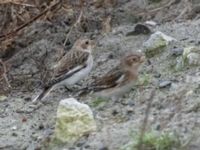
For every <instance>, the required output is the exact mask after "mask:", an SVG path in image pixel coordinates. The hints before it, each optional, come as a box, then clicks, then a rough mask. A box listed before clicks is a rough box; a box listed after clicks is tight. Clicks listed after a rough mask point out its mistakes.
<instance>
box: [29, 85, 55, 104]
mask: <svg viewBox="0 0 200 150" xmlns="http://www.w3.org/2000/svg"><path fill="white" fill-rule="evenodd" d="M52 88H53V87H52V86H48V87H45V88H44V89H43V91H42V92H41V93H40V94H39V95H38V96H37V97H36V98H34V99H33V101H32V102H36V101H41V100H42V99H43V98H44V97H46V96H47V94H48V93H49V92H50V91H51V89H52Z"/></svg>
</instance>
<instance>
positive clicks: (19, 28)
mask: <svg viewBox="0 0 200 150" xmlns="http://www.w3.org/2000/svg"><path fill="white" fill-rule="evenodd" d="M61 2H62V1H61V0H58V2H57V3H54V4H53V5H51V6H49V7H48V8H46V9H45V10H44V11H42V12H41V13H40V14H38V15H37V16H35V17H33V18H32V19H31V20H29V21H28V22H26V23H24V24H22V25H21V26H19V27H18V28H16V29H14V31H11V32H9V33H6V34H3V35H0V39H1V41H3V40H5V39H4V38H9V37H12V36H14V35H15V34H16V33H17V32H19V31H20V30H22V29H24V28H25V27H26V26H28V25H30V24H31V23H33V22H34V21H36V20H37V19H39V18H40V17H42V16H43V15H44V14H46V13H47V12H48V11H50V10H51V11H52V10H53V9H55V8H56V6H57V5H59V4H61ZM2 39H3V40H2Z"/></svg>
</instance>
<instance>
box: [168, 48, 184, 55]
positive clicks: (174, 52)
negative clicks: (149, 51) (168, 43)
mask: <svg viewBox="0 0 200 150" xmlns="http://www.w3.org/2000/svg"><path fill="white" fill-rule="evenodd" d="M183 50H184V49H183V48H173V49H171V54H172V55H174V56H179V55H182V54H183Z"/></svg>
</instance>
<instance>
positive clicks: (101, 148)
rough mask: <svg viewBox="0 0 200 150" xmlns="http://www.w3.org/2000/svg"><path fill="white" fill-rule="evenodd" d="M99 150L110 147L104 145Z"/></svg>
mask: <svg viewBox="0 0 200 150" xmlns="http://www.w3.org/2000/svg"><path fill="white" fill-rule="evenodd" d="M99 150H108V147H106V146H103V147H101V148H100V149H99Z"/></svg>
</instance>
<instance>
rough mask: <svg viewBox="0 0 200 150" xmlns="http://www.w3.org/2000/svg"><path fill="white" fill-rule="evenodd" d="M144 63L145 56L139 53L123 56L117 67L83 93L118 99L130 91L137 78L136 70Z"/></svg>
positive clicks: (96, 80) (97, 79)
mask: <svg viewBox="0 0 200 150" xmlns="http://www.w3.org/2000/svg"><path fill="white" fill-rule="evenodd" d="M144 61H145V56H144V55H143V54H142V53H139V52H134V53H132V54H130V55H128V56H125V57H124V58H122V59H121V61H120V64H119V65H118V66H116V67H115V68H113V69H112V70H110V71H109V72H107V73H106V74H105V75H104V76H102V77H99V78H96V79H95V81H93V82H92V83H91V84H90V85H89V86H88V87H87V88H84V89H83V93H84V92H86V93H88V92H91V91H93V92H94V94H95V95H96V96H99V97H104V98H111V99H113V100H116V99H118V98H119V97H121V96H122V95H124V94H125V93H126V92H128V91H130V90H131V88H132V87H133V85H134V84H135V81H136V80H137V77H138V68H139V66H140V65H141V64H142V63H143V62H144Z"/></svg>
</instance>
